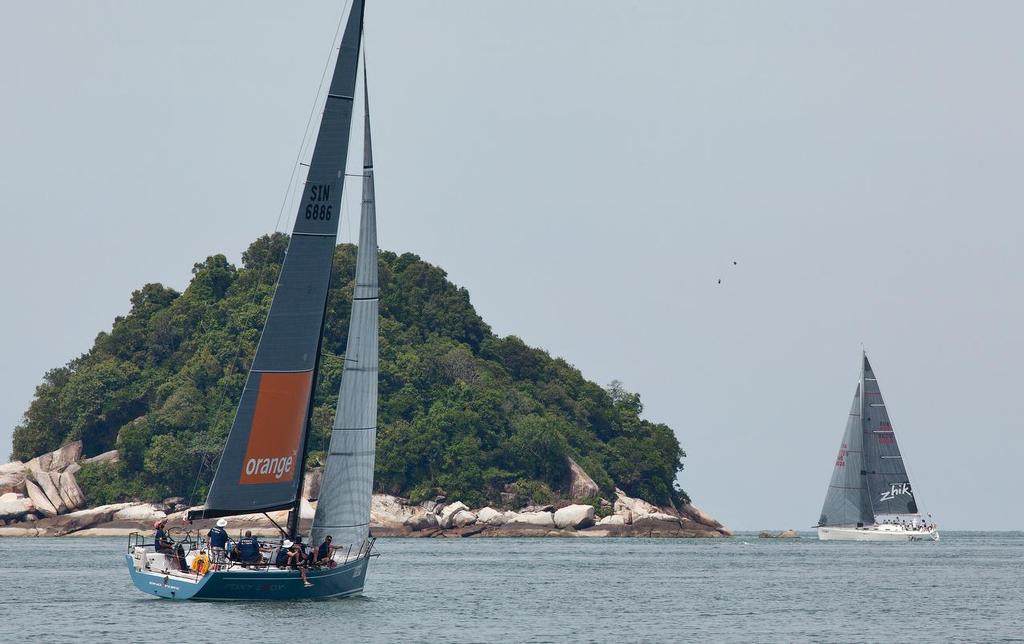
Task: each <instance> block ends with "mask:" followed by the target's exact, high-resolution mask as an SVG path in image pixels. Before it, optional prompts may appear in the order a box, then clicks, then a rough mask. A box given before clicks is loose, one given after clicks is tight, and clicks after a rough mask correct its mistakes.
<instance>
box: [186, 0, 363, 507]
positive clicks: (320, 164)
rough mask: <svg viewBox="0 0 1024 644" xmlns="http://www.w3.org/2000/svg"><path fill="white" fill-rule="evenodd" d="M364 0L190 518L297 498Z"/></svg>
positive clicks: (349, 29) (355, 10) (357, 0)
mask: <svg viewBox="0 0 1024 644" xmlns="http://www.w3.org/2000/svg"><path fill="white" fill-rule="evenodd" d="M362 22H363V2H362V0H354V1H353V3H352V9H351V13H350V14H349V18H348V21H347V23H346V27H345V33H344V36H343V38H342V43H341V50H340V52H339V54H338V59H337V63H336V64H335V69H334V75H333V77H332V79H331V85H330V89H329V93H328V97H327V100H326V104H325V106H324V111H323V118H322V121H321V123H320V129H319V133H318V135H317V140H316V146H315V148H314V150H313V156H312V159H311V161H310V168H309V175H308V177H307V181H306V184H305V187H304V189H303V197H302V201H301V202H300V206H299V212H298V215H297V217H296V219H295V226H294V228H293V230H292V236H291V240H290V242H289V244H288V252H287V254H286V256H285V260H284V263H283V264H282V266H281V273H280V275H279V276H278V283H277V288H276V289H275V291H274V297H273V300H272V302H271V305H270V312H269V314H268V316H267V321H266V324H265V325H264V327H263V334H262V335H261V336H260V342H259V346H258V347H257V349H256V356H255V357H254V359H253V363H252V367H251V369H250V371H249V374H248V377H247V379H246V382H245V387H244V388H243V390H242V396H241V400H240V401H239V403H238V408H237V410H236V412H235V418H234V421H233V422H232V425H231V430H230V433H229V434H228V439H227V444H226V445H225V447H224V452H223V454H222V455H221V459H220V463H219V464H218V466H217V471H216V473H215V475H214V478H213V483H212V484H211V487H210V491H209V494H208V496H207V498H206V504H205V507H204V508H203V509H202V510H198V511H194V512H191V513H190V515H189V516H190V518H201V517H216V516H223V515H229V514H240V513H244V512H266V511H270V510H278V509H284V508H288V507H292V506H294V505H295V504H296V501H297V499H298V496H299V488H300V486H301V482H302V465H303V461H304V454H305V443H306V435H307V433H308V426H309V410H310V399H311V396H312V392H313V386H314V380H315V376H316V368H317V358H318V355H319V350H320V337H321V333H322V329H323V320H324V310H325V308H326V304H327V291H328V286H329V282H330V275H331V264H332V260H333V257H334V247H335V242H336V237H337V233H338V220H339V219H340V212H339V209H340V207H341V198H342V189H343V187H344V178H345V161H346V158H347V155H348V140H349V131H350V130H351V124H352V106H353V95H354V93H355V86H356V69H357V67H358V63H359V45H360V39H361V37H362Z"/></svg>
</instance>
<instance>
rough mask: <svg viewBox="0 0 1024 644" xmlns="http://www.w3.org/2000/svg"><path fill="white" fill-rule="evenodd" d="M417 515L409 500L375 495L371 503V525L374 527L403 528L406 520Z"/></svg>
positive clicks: (387, 495) (386, 495) (388, 495)
mask: <svg viewBox="0 0 1024 644" xmlns="http://www.w3.org/2000/svg"><path fill="white" fill-rule="evenodd" d="M414 514H416V509H415V508H414V507H412V506H411V505H409V501H408V499H403V498H401V497H397V496H392V495H390V494H374V495H373V499H372V500H371V502H370V524H371V525H372V526H374V527H383V528H401V527H402V525H403V524H404V522H405V520H406V519H408V518H409V517H411V516H413V515H414Z"/></svg>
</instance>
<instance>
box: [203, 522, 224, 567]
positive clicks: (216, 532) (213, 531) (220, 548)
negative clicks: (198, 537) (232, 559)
mask: <svg viewBox="0 0 1024 644" xmlns="http://www.w3.org/2000/svg"><path fill="white" fill-rule="evenodd" d="M227 525H228V520H227V519H217V525H216V526H214V527H212V528H210V532H209V534H208V535H207V537H209V539H210V552H211V553H212V554H213V562H214V563H224V552H225V550H226V549H227V543H228V531H227V530H225V529H224V528H225V527H227Z"/></svg>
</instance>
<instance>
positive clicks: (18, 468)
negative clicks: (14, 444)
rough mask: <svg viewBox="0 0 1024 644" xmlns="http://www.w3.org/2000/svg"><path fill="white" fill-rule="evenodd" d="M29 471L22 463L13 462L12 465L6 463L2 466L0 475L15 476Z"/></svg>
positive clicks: (0, 466)
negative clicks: (16, 473)
mask: <svg viewBox="0 0 1024 644" xmlns="http://www.w3.org/2000/svg"><path fill="white" fill-rule="evenodd" d="M26 469H28V466H26V465H25V464H24V463H22V462H21V461H11V462H10V463H4V464H3V465H0V474H13V473H15V472H24V471H25V470H26Z"/></svg>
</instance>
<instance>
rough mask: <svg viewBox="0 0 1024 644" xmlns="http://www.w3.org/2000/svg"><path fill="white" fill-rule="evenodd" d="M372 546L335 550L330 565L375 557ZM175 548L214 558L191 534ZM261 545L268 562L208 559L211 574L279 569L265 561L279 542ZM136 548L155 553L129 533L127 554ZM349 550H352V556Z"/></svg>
mask: <svg viewBox="0 0 1024 644" xmlns="http://www.w3.org/2000/svg"><path fill="white" fill-rule="evenodd" d="M232 543H237V541H232V540H229V541H228V544H227V545H228V546H229V547H227V548H225V552H231V550H232V548H231V547H230V546H231V544H232ZM376 543H377V538H376V537H367V538H366V539H363V541H362V543H360V544H359V546H358V548H355V544H349V545H348V546H347V548H345V549H344V555H342V554H341V553H342V548H341V547H337V548H335V550H334V554H333V556H332V557H331V561H332V562H334V564H335V566H344V565H345V564H347V563H349V562H351V561H357V560H359V559H363V558H369V557H379V556H380V552H378V551H377V550H376V549H375V548H374V545H375V544H376ZM179 545H180V546H182V549H183V550H184V551H185V555H186V556H188V555H189V554H190V553H192V552H193V551H196V550H199V551H206V552H207V553H209V554H210V555H213V554H214V549H213V548H212V547H211V546H210V544H209V539H208V538H205V537H202V536H199V535H196V536H195V537H193V535H192V531H191V530H190V531H188V532H186V533H185V536H184V538H181V539H178V540H177V541H175V542H174V547H175V549H177V547H178V546H179ZM262 545H263V546H266V547H265V548H263V547H261V552H263V551H265V552H266V553H267V556H268V559H266V560H264V559H262V556H261V559H260V561H259V562H258V563H246V562H241V561H234V560H232V559H230V558H224V559H220V560H217V559H213V558H211V560H210V564H211V570H230V569H231V568H235V567H240V568H257V569H258V568H267V569H269V568H272V567H275V568H276V567H279V566H277V565H276V564H275V563H274V562H272V561H270V560H269V555H270V553H273V552H274V551H275V549H280V548H283V547H284V542H283V540H278V541H264V542H263V544H262ZM136 547H142V548H150V547H152V548H153V549H154V551H155V550H156V540H155V539H154V538H147V537H146V535H145V534H142V533H141V532H132V533H131V534H129V535H128V552H129V553H131V552H133V551H134V550H135V548H136ZM353 548H355V551H354V552H353Z"/></svg>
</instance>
